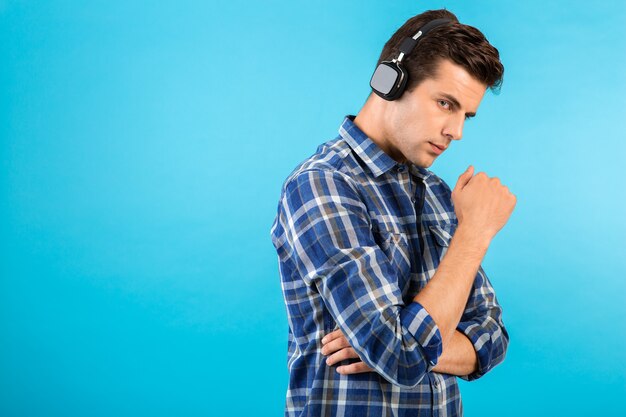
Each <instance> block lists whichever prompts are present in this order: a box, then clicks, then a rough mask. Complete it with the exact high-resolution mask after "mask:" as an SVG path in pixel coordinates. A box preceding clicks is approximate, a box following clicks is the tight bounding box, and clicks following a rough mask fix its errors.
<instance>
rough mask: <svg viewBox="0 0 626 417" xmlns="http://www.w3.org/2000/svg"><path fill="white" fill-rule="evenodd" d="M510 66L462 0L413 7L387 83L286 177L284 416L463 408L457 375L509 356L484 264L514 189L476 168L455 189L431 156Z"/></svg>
mask: <svg viewBox="0 0 626 417" xmlns="http://www.w3.org/2000/svg"><path fill="white" fill-rule="evenodd" d="M441 19H446V20H441ZM411 39H412V40H411ZM394 59H395V61H394ZM380 65H383V67H381V66H380ZM503 71H504V69H503V67H502V64H501V63H500V61H499V54H498V51H497V49H495V48H494V47H493V46H492V45H490V44H489V42H488V41H487V40H486V39H485V37H484V36H483V35H482V33H480V32H479V31H478V30H477V29H475V28H473V27H470V26H466V25H463V24H461V23H459V22H458V20H457V18H456V16H454V15H453V14H452V13H450V12H448V11H446V10H436V11H428V12H425V13H422V14H420V15H418V16H415V17H413V18H411V19H409V20H408V21H407V22H406V23H405V24H404V25H403V26H402V27H401V28H400V29H399V30H398V31H397V32H396V33H395V34H394V35H393V36H392V37H391V39H390V40H389V41H388V42H387V44H386V45H385V47H384V49H383V51H382V54H381V56H380V59H379V67H378V68H377V70H376V72H375V73H374V76H373V77H372V81H371V85H372V88H373V89H374V93H375V94H370V96H369V97H368V99H367V101H366V103H365V104H364V106H363V108H362V109H361V110H360V111H359V113H358V115H357V116H356V117H354V116H347V117H346V118H345V120H344V121H343V123H342V125H341V127H340V128H339V136H338V137H337V138H336V139H334V140H331V141H329V142H327V143H324V144H323V145H321V146H320V147H319V148H318V150H317V152H316V153H315V154H314V155H313V156H311V157H310V158H308V159H307V160H306V161H304V162H303V163H301V164H300V165H299V166H298V167H297V168H296V169H295V170H294V171H293V172H292V173H291V174H290V175H289V177H288V178H287V180H286V181H285V184H284V186H283V190H282V193H281V197H280V202H279V206H278V214H277V216H276V220H275V222H274V224H273V226H272V241H273V243H274V246H275V247H276V250H277V252H278V257H279V267H280V275H281V283H282V289H283V295H284V298H285V303H286V306H287V315H288V322H289V358H288V368H289V373H290V380H289V388H288V392H287V400H286V410H285V413H286V415H289V416H292V415H293V416H296V415H297V416H304V415H306V416H309V415H310V416H331V415H332V416H335V415H342V416H387V415H390V416H391V415H393V416H431V415H445V416H455V415H462V413H463V408H462V403H461V397H460V393H459V389H458V385H457V381H456V376H459V377H461V378H464V379H466V380H474V379H477V378H479V377H481V376H482V375H484V374H485V373H486V372H488V371H489V370H491V369H492V368H493V367H494V366H496V365H497V364H499V363H500V362H502V360H503V359H504V356H505V353H506V349H507V345H508V334H507V331H506V330H505V328H504V324H503V322H502V309H501V307H500V305H499V303H498V301H497V299H496V296H495V292H494V290H493V287H492V286H491V283H490V282H489V280H488V278H487V276H486V275H485V272H484V271H483V269H482V268H481V266H480V263H481V261H482V259H483V257H484V255H485V253H486V251H487V249H488V247H489V244H490V242H491V240H492V239H493V237H494V236H495V235H496V233H497V232H498V231H499V230H500V229H501V228H502V227H503V226H504V224H505V223H506V222H507V221H508V218H509V217H510V215H511V213H512V211H513V208H514V206H515V203H516V198H515V196H514V195H513V194H511V193H510V192H509V190H508V189H507V187H505V186H504V185H502V184H501V183H500V181H499V180H498V179H497V178H489V177H488V176H487V175H486V174H484V173H482V172H481V173H478V174H476V175H474V170H473V167H472V166H470V167H469V168H468V169H467V171H465V172H464V173H463V174H461V175H460V177H459V178H458V181H457V183H456V186H455V187H454V190H450V188H449V187H448V185H447V184H446V183H445V182H444V181H443V180H441V179H440V178H439V177H437V176H436V175H435V174H433V173H432V172H431V171H429V170H428V169H427V168H428V167H430V166H431V165H432V163H433V162H434V160H435V158H437V156H439V155H441V154H442V153H443V152H444V150H445V149H447V148H448V147H449V146H450V145H451V143H452V141H453V140H460V139H461V136H462V132H463V125H464V122H465V120H466V119H467V118H470V117H473V116H474V115H475V114H476V112H477V109H478V106H479V104H480V101H481V100H482V98H483V95H484V93H485V91H486V89H487V88H497V87H499V86H500V84H501V81H502V74H503ZM407 78H408V82H406V84H405V85H404V86H403V85H402V84H403V83H405V79H407Z"/></svg>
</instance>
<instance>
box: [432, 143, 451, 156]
mask: <svg viewBox="0 0 626 417" xmlns="http://www.w3.org/2000/svg"><path fill="white" fill-rule="evenodd" d="M428 143H429V144H430V147H431V148H432V150H433V152H435V153H436V154H437V155H441V154H442V153H443V151H445V150H446V149H448V147H447V146H440V145H435V144H434V143H432V142H428Z"/></svg>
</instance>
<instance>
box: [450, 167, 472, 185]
mask: <svg viewBox="0 0 626 417" xmlns="http://www.w3.org/2000/svg"><path fill="white" fill-rule="evenodd" d="M472 175H474V166H472V165H470V166H469V167H467V169H466V170H465V172H464V173H462V174H461V175H459V179H458V180H457V182H456V185H455V187H454V188H455V189H458V190H461V189H462V188H463V187H465V185H467V183H468V182H469V181H470V180H471V179H472Z"/></svg>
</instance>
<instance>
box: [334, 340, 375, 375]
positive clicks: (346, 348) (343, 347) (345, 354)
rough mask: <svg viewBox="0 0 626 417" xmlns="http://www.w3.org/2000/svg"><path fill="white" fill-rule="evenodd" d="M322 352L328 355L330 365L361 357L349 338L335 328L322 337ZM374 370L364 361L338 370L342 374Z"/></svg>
mask: <svg viewBox="0 0 626 417" xmlns="http://www.w3.org/2000/svg"><path fill="white" fill-rule="evenodd" d="M322 354H323V355H324V356H328V358H327V359H326V364H327V365H329V366H332V365H334V364H336V363H337V362H341V361H343V360H346V359H359V360H360V359H361V358H360V357H359V355H358V354H357V353H356V351H355V350H354V349H353V348H352V346H350V343H348V339H346V338H345V336H344V335H343V333H341V330H335V331H334V332H331V333H328V334H327V335H326V336H324V338H323V339H322ZM329 355H330V356H329ZM373 371H374V370H373V369H372V368H370V367H369V366H367V365H366V364H365V363H364V362H363V361H360V362H355V363H351V364H350V365H342V366H339V367H337V372H339V373H340V374H342V375H349V374H359V373H363V372H373Z"/></svg>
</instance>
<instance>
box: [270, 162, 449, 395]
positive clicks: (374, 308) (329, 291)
mask: <svg viewBox="0 0 626 417" xmlns="http://www.w3.org/2000/svg"><path fill="white" fill-rule="evenodd" d="M278 219H279V220H278V222H279V225H278V227H279V228H282V231H281V232H282V233H283V234H284V237H283V238H282V239H281V242H280V246H281V248H280V251H281V252H282V253H283V255H284V256H285V257H288V258H289V259H291V261H292V262H293V263H294V265H295V270H296V271H297V272H298V276H299V277H298V279H303V280H304V281H305V283H306V285H308V286H311V287H313V288H315V289H316V290H317V291H318V292H319V294H320V295H321V298H322V299H323V301H324V304H325V307H326V308H327V309H328V310H329V312H330V314H331V315H332V317H333V319H334V320H335V322H336V323H337V325H338V326H339V328H340V329H341V330H342V332H343V334H344V335H345V336H346V338H347V339H348V341H349V342H350V345H351V346H352V347H353V348H354V350H355V351H356V352H357V353H358V354H359V356H360V357H361V359H362V360H363V361H364V362H365V363H366V364H367V365H368V366H369V367H371V368H373V369H374V370H376V372H378V373H379V374H380V375H382V376H383V377H384V378H385V379H387V380H388V381H389V382H391V383H393V384H396V385H398V386H403V387H414V386H416V385H417V384H419V382H420V381H421V380H422V378H423V377H424V376H425V375H426V373H427V372H428V371H430V369H432V367H434V366H435V365H436V364H437V360H438V358H439V356H440V355H441V351H442V342H441V334H440V332H439V328H438V327H437V325H436V324H435V322H434V320H433V319H432V317H431V316H430V314H428V312H427V311H426V309H425V308H424V307H423V306H422V305H420V304H419V303H416V302H412V303H409V304H408V305H405V303H404V302H403V300H402V293H401V290H400V289H399V286H398V276H397V271H396V270H395V268H393V267H392V266H391V264H390V262H389V259H388V258H387V256H386V255H385V253H384V252H383V251H382V250H381V248H380V247H379V246H378V245H377V244H376V242H375V240H374V236H373V234H372V229H371V223H370V219H369V215H368V211H367V208H366V206H365V205H364V203H363V201H362V199H361V198H360V195H359V193H358V191H357V190H356V187H354V185H353V184H352V180H351V179H349V178H347V177H345V176H344V175H343V174H341V173H339V172H336V171H326V170H308V171H304V172H301V173H299V174H298V175H297V176H295V177H294V178H292V179H291V180H289V181H288V182H287V183H286V184H285V189H284V192H283V195H282V197H281V202H280V204H279V216H278ZM275 245H276V243H275Z"/></svg>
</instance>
